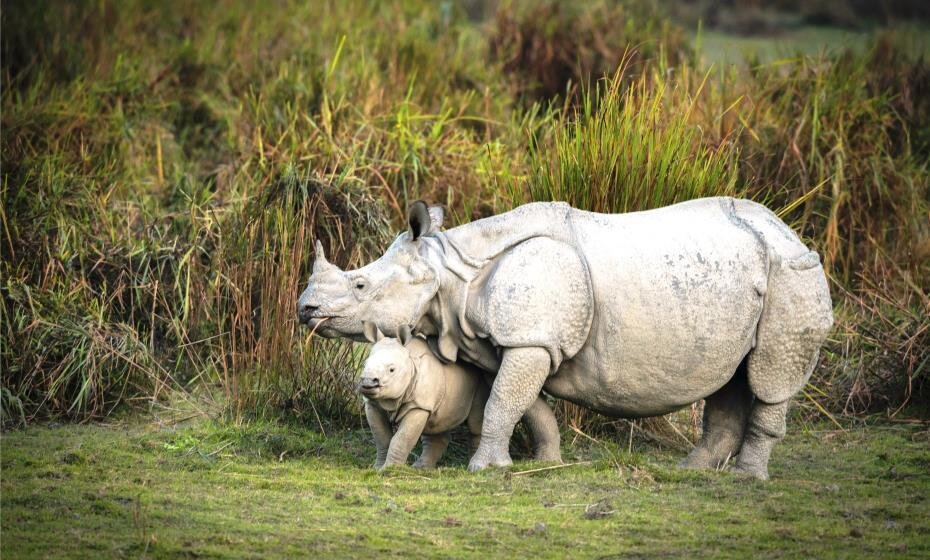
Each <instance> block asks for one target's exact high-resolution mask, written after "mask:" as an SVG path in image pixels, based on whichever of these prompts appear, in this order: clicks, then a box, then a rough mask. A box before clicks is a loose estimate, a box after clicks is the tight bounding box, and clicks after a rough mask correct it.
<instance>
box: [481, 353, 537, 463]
mask: <svg viewBox="0 0 930 560" xmlns="http://www.w3.org/2000/svg"><path fill="white" fill-rule="evenodd" d="M549 366H550V359H549V353H548V352H546V350H544V349H542V348H507V349H506V350H504V355H503V358H502V360H501V367H500V370H499V371H498V373H497V377H496V378H495V379H494V386H493V387H491V396H490V397H489V398H488V404H487V405H486V406H485V409H484V423H483V426H482V429H481V444H480V445H479V446H478V450H477V451H476V452H475V454H474V455H473V456H472V458H471V461H470V462H469V464H468V469H469V470H471V471H478V470H481V469H484V468H486V467H488V466H495V467H506V466H508V465H511V464H512V461H511V460H510V450H509V445H510V436H511V435H513V428H514V426H515V425H516V424H517V421H518V420H519V419H520V417H521V416H523V414H524V413H525V412H526V411H527V409H529V408H530V405H532V404H533V401H535V400H536V399H537V398H538V397H539V392H540V391H541V390H542V386H543V383H545V381H546V378H547V377H548V376H549Z"/></svg>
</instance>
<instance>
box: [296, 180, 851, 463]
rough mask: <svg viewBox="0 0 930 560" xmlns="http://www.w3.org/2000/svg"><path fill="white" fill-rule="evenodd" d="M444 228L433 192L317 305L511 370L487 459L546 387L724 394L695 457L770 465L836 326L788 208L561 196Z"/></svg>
mask: <svg viewBox="0 0 930 560" xmlns="http://www.w3.org/2000/svg"><path fill="white" fill-rule="evenodd" d="M441 226H442V212H441V211H440V210H439V209H438V208H427V206H426V205H425V204H423V203H422V202H418V203H415V204H414V205H413V206H412V207H411V212H410V215H409V229H408V230H407V231H406V232H403V233H402V234H400V235H399V236H398V237H397V239H395V241H394V242H393V243H392V244H391V246H390V247H389V248H388V249H387V251H386V252H385V254H384V255H383V256H382V257H381V258H379V259H378V260H376V261H375V262H373V263H371V264H369V265H367V266H365V267H362V268H360V269H358V270H351V271H346V272H342V271H340V274H341V275H342V278H343V279H344V281H343V282H342V283H332V284H329V283H327V284H319V285H317V284H314V282H313V281H312V278H311V282H310V284H309V285H308V287H307V289H306V290H305V291H304V294H303V295H302V296H301V299H300V302H299V304H298V305H299V315H300V318H301V319H303V320H305V321H308V322H310V321H313V320H319V318H321V317H328V316H332V315H340V316H343V317H353V318H354V320H359V321H373V322H375V323H376V324H377V325H378V327H379V328H381V329H382V330H383V331H385V332H395V331H396V330H397V329H398V328H400V327H402V326H405V325H413V326H414V327H415V328H416V330H417V331H418V332H419V333H422V334H425V335H426V336H427V337H428V338H429V340H430V343H431V344H432V345H433V346H434V348H435V350H436V353H437V355H438V356H440V357H441V358H443V359H445V360H449V361H455V360H457V359H464V360H466V361H469V362H471V363H474V364H476V365H478V366H479V367H481V368H482V369H484V370H485V371H488V372H497V377H496V378H495V380H494V384H493V387H492V390H491V396H490V398H489V399H488V403H487V406H486V408H485V417H484V424H483V428H482V439H481V445H480V446H479V448H478V450H477V451H476V452H475V454H474V455H473V456H472V459H471V462H470V464H469V468H471V469H473V470H475V469H482V468H485V467H487V466H489V465H497V466H503V465H508V464H510V456H509V454H508V442H509V439H510V436H511V434H512V431H513V427H514V424H515V422H516V421H517V419H518V418H519V417H520V415H521V414H523V412H524V411H526V409H527V407H528V406H530V404H531V403H532V402H533V400H534V399H536V398H537V396H538V394H539V392H540V390H545V391H546V392H548V393H549V394H551V395H554V396H556V397H559V398H563V399H567V400H569V401H572V402H574V403H577V404H580V405H582V406H585V407H587V408H590V409H592V410H596V411H599V412H601V413H604V414H607V415H610V416H621V417H643V416H655V415H660V414H665V413H668V412H671V411H674V410H676V409H679V408H681V407H684V406H687V405H689V404H691V403H693V402H696V401H698V400H700V399H706V404H705V413H704V432H703V435H702V437H701V440H700V442H699V443H698V445H697V446H696V447H695V449H694V450H693V451H692V452H691V454H690V455H689V456H688V458H687V459H686V461H685V464H686V466H691V467H697V468H713V467H716V466H718V465H719V464H721V463H723V462H725V461H727V459H728V458H730V457H732V456H736V455H737V454H739V459H738V461H737V463H736V469H738V470H740V471H743V472H746V473H748V474H751V475H754V476H756V477H759V478H763V479H765V478H767V477H768V460H769V456H770V454H771V451H772V448H773V446H774V444H775V443H776V442H777V441H778V440H779V439H780V438H782V437H783V436H784V433H785V415H786V413H787V410H788V403H789V401H790V399H791V397H792V396H793V395H794V394H795V393H796V392H797V391H799V390H800V388H801V387H803V386H804V384H805V383H806V381H807V379H808V378H809V377H810V374H811V371H812V370H813V367H814V365H815V364H816V362H817V356H818V352H819V349H820V346H821V344H822V343H823V340H824V338H825V337H826V334H827V332H828V331H829V329H830V327H831V325H832V323H833V312H832V305H831V302H830V294H829V289H828V286H827V281H826V275H825V274H824V271H823V268H822V266H821V265H820V259H819V257H818V255H817V254H816V253H814V252H812V251H810V250H809V249H808V248H807V247H806V246H805V245H804V244H803V243H802V242H801V241H800V240H799V239H798V237H797V235H796V234H795V233H794V232H793V231H792V230H791V228H789V227H788V226H787V225H786V224H785V223H784V222H782V221H781V220H780V219H779V218H778V217H777V216H776V215H775V214H774V213H772V212H771V211H770V210H768V209H767V208H765V207H764V206H762V205H760V204H757V203H754V202H751V201H748V200H737V199H732V198H708V199H699V200H692V201H688V202H683V203H680V204H676V205H673V206H668V207H665V208H659V209H656V210H649V211H645V212H632V213H628V214H613V215H609V214H596V213H592V212H585V211H581V210H577V209H573V208H571V207H570V206H568V205H567V204H564V203H557V202H554V203H532V204H527V205H524V206H521V207H519V208H516V209H514V210H512V211H510V212H506V213H504V214H500V215H498V216H492V217H490V218H485V219H483V220H478V221H475V222H472V223H469V224H465V225H462V226H459V227H456V228H453V229H450V230H448V231H443V230H442V227H441ZM336 301H338V302H340V307H339V309H338V310H334V309H332V308H331V306H330V305H329V304H328V302H336ZM346 302H349V303H346Z"/></svg>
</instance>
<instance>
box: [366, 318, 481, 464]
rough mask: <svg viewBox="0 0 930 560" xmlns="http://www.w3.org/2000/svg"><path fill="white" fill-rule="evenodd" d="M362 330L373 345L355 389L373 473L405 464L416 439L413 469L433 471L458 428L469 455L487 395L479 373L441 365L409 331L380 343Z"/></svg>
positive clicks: (376, 336)
mask: <svg viewBox="0 0 930 560" xmlns="http://www.w3.org/2000/svg"><path fill="white" fill-rule="evenodd" d="M367 326H368V325H366V327H367ZM366 331H367V332H366V338H368V339H369V340H370V341H371V342H374V343H375V344H374V345H373V346H372V348H371V353H370V354H369V355H368V359H367V360H366V361H365V367H364V368H363V370H362V376H361V378H360V379H359V383H358V390H359V393H361V394H362V396H363V398H364V399H365V416H366V417H367V418H368V425H369V427H370V428H371V433H372V435H373V436H374V439H375V447H376V449H377V459H376V460H375V468H376V469H385V468H387V467H390V466H394V465H405V464H406V463H407V457H408V456H409V455H410V451H411V450H412V449H413V446H414V445H415V444H416V442H417V438H419V437H421V435H422V438H423V452H422V453H421V454H420V457H419V458H418V459H417V461H416V462H415V463H414V464H413V466H414V467H416V468H433V467H435V466H436V464H437V463H438V462H439V459H441V458H442V455H443V453H445V451H446V447H448V445H449V432H450V430H452V429H453V428H455V427H456V426H459V425H461V424H462V423H467V425H468V430H469V432H471V446H472V451H475V450H476V449H477V447H478V444H479V442H480V441H481V424H482V421H483V420H484V406H485V404H486V403H487V400H488V394H489V392H490V387H489V386H488V384H487V383H485V380H484V374H483V373H482V372H480V371H476V370H475V369H474V368H471V367H469V366H467V365H461V364H444V363H442V362H441V361H439V359H438V358H436V356H435V355H434V354H433V352H432V350H430V348H429V345H427V343H426V341H425V340H423V339H422V338H417V337H413V336H412V335H411V334H410V330H409V329H402V330H401V332H400V333H399V335H400V337H399V338H384V336H383V335H382V334H381V332H380V331H377V330H376V329H375V328H374V327H371V328H368V329H366ZM392 426H396V430H394V429H392Z"/></svg>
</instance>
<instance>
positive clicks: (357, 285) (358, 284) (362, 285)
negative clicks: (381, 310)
mask: <svg viewBox="0 0 930 560" xmlns="http://www.w3.org/2000/svg"><path fill="white" fill-rule="evenodd" d="M355 289H356V290H364V289H365V283H364V282H356V283H355Z"/></svg>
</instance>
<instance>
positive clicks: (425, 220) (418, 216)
mask: <svg viewBox="0 0 930 560" xmlns="http://www.w3.org/2000/svg"><path fill="white" fill-rule="evenodd" d="M407 223H408V224H409V226H410V229H409V231H410V238H411V239H413V240H417V239H419V238H420V236H423V235H426V234H427V233H429V232H430V227H432V223H433V222H432V219H431V218H430V215H429V208H427V207H426V203H425V202H423V201H422V200H418V201H416V202H414V203H413V204H411V205H410V210H409V211H408V212H407Z"/></svg>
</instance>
